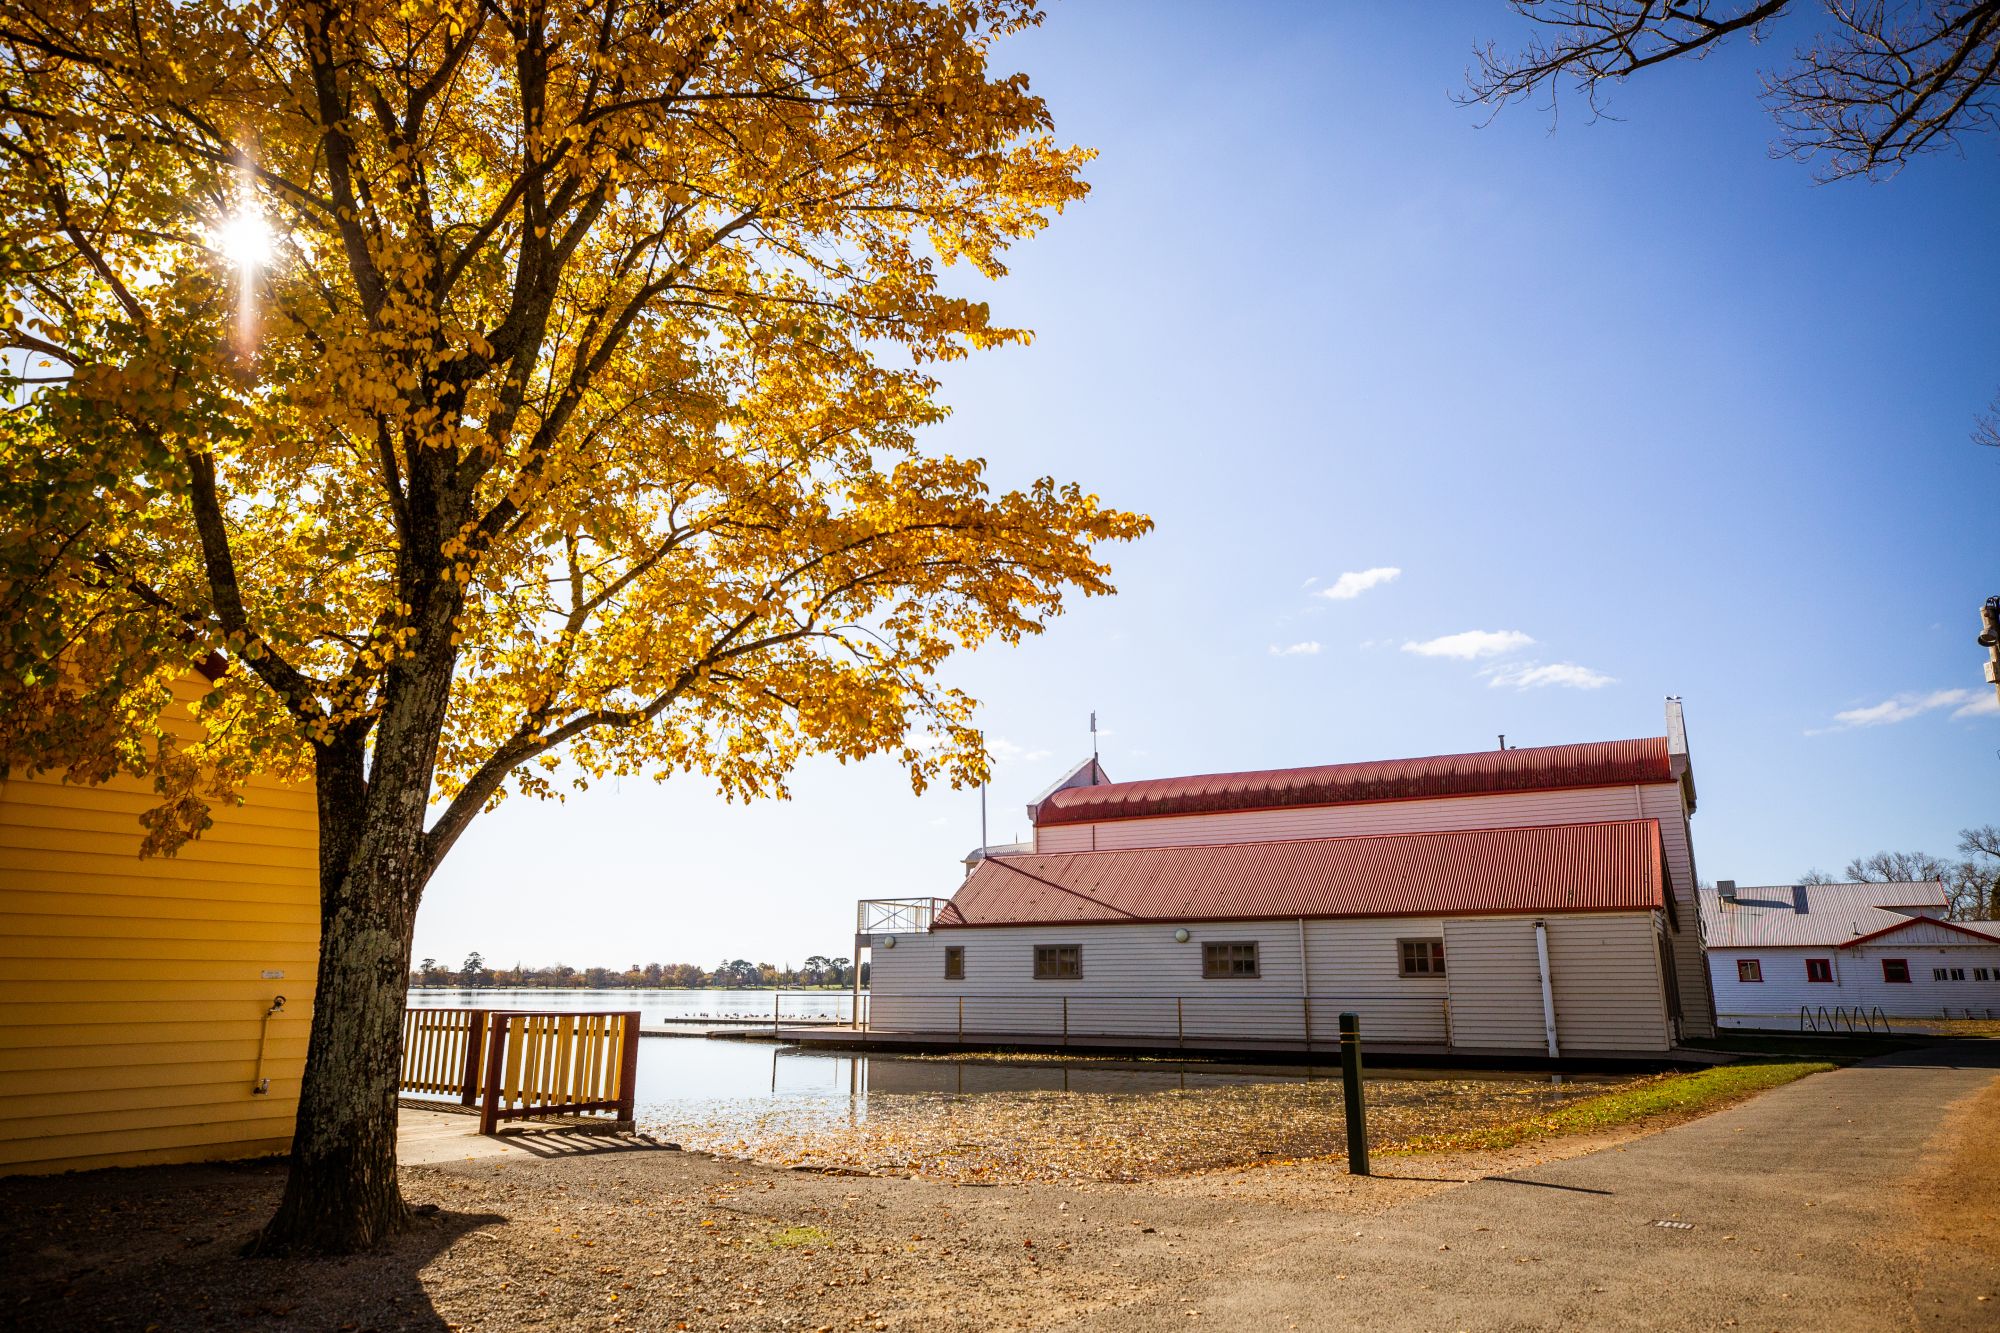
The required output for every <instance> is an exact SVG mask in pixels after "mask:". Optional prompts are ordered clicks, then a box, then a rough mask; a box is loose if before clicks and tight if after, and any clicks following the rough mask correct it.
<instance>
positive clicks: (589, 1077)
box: [479, 1009, 639, 1134]
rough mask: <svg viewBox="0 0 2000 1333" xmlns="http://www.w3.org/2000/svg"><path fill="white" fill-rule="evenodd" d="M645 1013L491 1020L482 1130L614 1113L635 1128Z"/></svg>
mask: <svg viewBox="0 0 2000 1333" xmlns="http://www.w3.org/2000/svg"><path fill="white" fill-rule="evenodd" d="M638 1072H639V1011H638V1010H637V1009H627V1010H623V1011H612V1012H606V1013H593V1014H564V1013H505V1012H496V1013H494V1014H492V1015H491V1016H490V1018H489V1019H488V1033H487V1038H486V1076H485V1079H484V1083H485V1086H484V1087H483V1088H482V1090H481V1100H480V1114H479V1130H480V1133H482V1134H491V1133H493V1132H495V1131H496V1130H497V1129H499V1127H500V1122H501V1121H502V1120H519V1119H524V1118H527V1117H530V1116H541V1115H579V1114H582V1113H585V1112H589V1111H611V1112H613V1113H614V1115H615V1118H616V1119H617V1121H618V1122H619V1123H621V1124H629V1123H631V1120H632V1105H633V1085H634V1084H635V1083H636V1082H637V1081H638Z"/></svg>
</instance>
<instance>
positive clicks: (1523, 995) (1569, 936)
mask: <svg viewBox="0 0 2000 1333" xmlns="http://www.w3.org/2000/svg"><path fill="white" fill-rule="evenodd" d="M1533 920H1534V919H1533V918H1526V917H1523V918H1493V917H1468V918H1449V919H1447V918H1439V917H1383V918H1370V919H1365V920H1364V919H1354V920H1346V919H1343V920H1318V921H1307V922H1305V923H1304V929H1303V936H1304V945H1303V947H1304V957H1305V963H1306V965H1305V966H1304V967H1303V968H1302V967H1301V960H1300V952H1301V927H1300V923H1299V922H1298V921H1297V920H1296V919H1292V920H1281V921H1243V922H1220V923H1217V922H1204V923H1198V924H1193V925H1188V926H1185V927H1179V928H1184V929H1186V930H1187V931H1188V934H1189V939H1188V941H1187V943H1185V944H1182V943H1179V942H1177V941H1176V940H1175V939H1174V931H1175V930H1176V929H1177V927H1176V926H1175V925H1174V924H1173V923H1171V922H1163V923H1154V922H1144V923H1134V924H1130V925H1087V926H991V927H975V928H965V929H955V930H954V929H943V930H937V931H932V932H928V933H915V934H906V935H898V936H896V937H895V938H896V943H895V946H894V947H893V948H889V947H884V943H883V940H882V939H881V938H880V937H877V939H876V941H875V943H874V945H873V947H872V949H871V951H870V957H871V962H870V968H869V993H870V999H869V1019H868V1021H869V1025H870V1026H871V1027H874V1028H878V1029H882V1030H888V1031H922V1032H941V1033H949V1032H954V1031H957V1030H958V1029H959V1026H960V1023H961V1015H962V1022H963V1029H964V1031H965V1033H966V1034H967V1035H968V1036H971V1035H976V1034H1002V1033H1004V1034H1015V1035H1024V1036H1026V1035H1043V1036H1046V1035H1054V1034H1059V1033H1061V1032H1062V1031H1063V1030H1064V1022H1065V1012H1064V1011H1065V1009H1067V1023H1068V1031H1069V1033H1070V1035H1072V1036H1125V1037H1135V1038H1149V1039H1155V1040H1159V1039H1167V1040H1171V1039H1173V1038H1175V1037H1177V1036H1185V1038H1186V1039H1187V1040H1188V1041H1190V1042H1194V1041H1200V1040H1227V1039H1230V1038H1252V1039H1264V1040H1280V1041H1300V1040H1303V1039H1304V1037H1305V1036H1306V1033H1307V1024H1308V1022H1310V1025H1311V1028H1310V1030H1311V1035H1312V1038H1313V1040H1315V1041H1332V1040H1334V1039H1335V1037H1336V1036H1337V1034H1338V1023H1339V1016H1340V1014H1341V1013H1342V1012H1345V1011H1352V1012H1354V1013H1357V1014H1359V1015H1360V1016H1361V1023H1362V1032H1363V1035H1364V1037H1365V1038H1366V1039H1367V1040H1369V1041H1375V1042H1384V1043H1392V1044H1393V1043H1410V1044H1426V1045H1443V1044H1444V1043H1445V1042H1446V1040H1447V1025H1448V1024H1449V1036H1450V1040H1451V1041H1452V1042H1453V1043H1454V1044H1456V1045H1460V1046H1477V1047H1505V1048H1520V1049H1536V1050H1538V1049H1541V1048H1542V1047H1543V1046H1544V1045H1545V1043H1544V1038H1543V1031H1542V1008H1541V980H1540V972H1539V970H1538V967H1537V964H1536V961H1535V954H1534V936H1533ZM1547 920H1548V921H1549V923H1550V935H1551V952H1552V955H1554V956H1557V957H1563V958H1565V959H1566V960H1567V961H1566V963H1565V965H1566V966H1567V967H1568V968H1569V975H1568V976H1566V977H1563V978H1562V980H1561V981H1560V983H1559V986H1558V998H1559V1002H1558V1014H1557V1017H1558V1024H1559V1031H1562V1032H1567V1033H1571V1034H1573V1036H1572V1037H1566V1038H1565V1040H1566V1041H1568V1042H1570V1043H1571V1044H1573V1045H1574V1046H1575V1047H1576V1049H1578V1050H1586V1049H1604V1050H1625V1051H1639V1050H1664V1049H1666V1047H1667V1045H1668V1042H1667V1036H1666V1019H1665V1011H1664V1008H1663V1004H1662V1002H1661V1001H1660V999H1659V983H1658V980H1657V978H1658V972H1659V969H1658V964H1657V961H1656V960H1657V952H1656V949H1655V946H1654V945H1653V943H1652V941H1653V939H1654V937H1655V930H1656V927H1655V925H1654V920H1655V918H1654V915H1653V914H1652V913H1648V912H1632V913H1589V914H1576V915H1574V916H1570V917H1560V916H1558V917H1550V918H1547ZM1521 938H1525V939H1526V941H1527V954H1526V964H1525V970H1524V969H1523V967H1522V966H1521V958H1520V956H1519V952H1518V949H1517V948H1515V947H1513V942H1514V941H1518V940H1519V939H1521ZM1406 939H1413V940H1424V939H1428V940H1436V939H1442V940H1443V941H1444V942H1445V970H1446V976H1445V977H1405V976H1401V975H1400V958H1401V953H1400V948H1399V942H1400V941H1402V940H1406ZM1253 940H1254V941H1256V943H1257V945H1258V954H1259V965H1260V972H1261V975H1260V976H1258V977H1256V978H1254V979H1251V978H1242V979H1237V978H1231V979H1227V980H1223V979H1205V978H1204V977H1203V976H1202V974H1201V955H1202V950H1201V946H1202V944H1203V942H1204V941H1207V942H1212V943H1225V942H1226V943H1238V942H1245V941H1253ZM1048 944H1074V945H1077V946H1079V947H1080V948H1081V949H1082V950H1083V955H1082V957H1083V976H1082V977H1081V978H1078V979H1076V980H1071V981H1054V980H1036V979H1035V976H1034V950H1035V946H1036V945H1048ZM947 947H961V948H963V949H964V950H965V977H964V979H963V980H962V981H947V980H946V979H945V976H944V950H945V949H946V948H947ZM1461 950H1462V952H1461ZM1633 969H1636V970H1633ZM1559 975H1560V974H1559ZM1448 987H1449V989H1447V988H1448ZM1447 999H1449V1001H1450V1004H1449V1011H1448V1012H1449V1017H1447V1003H1446V1002H1447ZM1065 1000H1067V1005H1065V1003H1064V1001H1065ZM1646 1002H1650V1007H1648V1004H1647V1003H1646ZM1564 1004H1567V1005H1569V1006H1570V1008H1569V1012H1570V1014H1571V1015H1572V1016H1571V1018H1570V1019H1569V1020H1567V1021H1568V1023H1569V1024H1570V1026H1569V1027H1567V1028H1564V1027H1562V1026H1561V1025H1562V1024H1563V1023H1564V1022H1565V1020H1564V1018H1563V1014H1564V1008H1563V1005H1564ZM1468 1025H1469V1026H1468Z"/></svg>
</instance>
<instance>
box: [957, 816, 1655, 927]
mask: <svg viewBox="0 0 2000 1333" xmlns="http://www.w3.org/2000/svg"><path fill="white" fill-rule="evenodd" d="M1665 892H1666V871H1665V868H1664V859H1663V856H1662V852H1661V845H1660V825H1659V821H1658V820H1653V819H1631V820H1622V821H1618V822H1614V823H1606V824H1557V825H1551V826H1548V827H1543V828H1507V829H1461V830H1456V831H1453V832H1449V833H1392V834H1378V835H1371V836H1366V837H1352V838H1311V839H1302V840H1299V841H1295V842H1232V843H1217V844H1213V845H1208V846H1199V847H1135V848H1128V849H1123V850H1119V851H1107V852H1052V853H1031V854H1027V855H1020V856H995V857H991V858H989V859H988V860H985V861H982V862H980V863H979V865H978V867H977V868H976V869H974V870H973V872H972V874H971V875H970V876H969V877H968V878H967V879H966V881H965V883H964V884H963V885H961V886H960V887H959V890H958V892H957V893H956V894H954V895H953V896H952V899H951V902H950V904H949V905H947V906H946V907H945V909H944V910H943V911H942V912H941V913H939V914H938V918H937V925H938V927H939V928H940V929H943V928H948V927H966V926H1011V925H1036V924H1043V925H1058V924H1077V925H1085V924H1091V923H1101V924H1109V923H1113V922H1120V921H1125V922H1132V921H1243V920H1252V919H1257V918H1272V917H1358V916H1451V915H1459V914H1465V913H1478V912H1592V911H1598V912H1601V911H1642V910H1645V909H1647V908H1655V907H1660V906H1662V905H1663V904H1664V902H1665Z"/></svg>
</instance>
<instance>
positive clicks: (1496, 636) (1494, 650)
mask: <svg viewBox="0 0 2000 1333" xmlns="http://www.w3.org/2000/svg"><path fill="white" fill-rule="evenodd" d="M1533 642H1534V639H1532V638H1530V637H1529V636H1528V635H1526V634H1523V633H1521V631H1519V630H1517V629H1469V630H1466V631H1464V632H1463V633H1459V634H1446V635H1443V636H1442V637H1439V638H1435V639H1426V640H1424V641H1423V642H1422V643H1415V642H1411V643H1406V644H1404V645H1403V651H1404V652H1406V653H1416V654H1417V655H1418V656H1420V657H1456V658H1458V659H1459V660H1460V661H1462V662H1470V661H1472V660H1474V659H1475V658H1480V657H1498V656H1500V655H1501V654H1502V653H1511V652H1514V651H1516V650H1517V649H1521V648H1526V647H1527V646H1528V645H1529V644H1531V643H1533Z"/></svg>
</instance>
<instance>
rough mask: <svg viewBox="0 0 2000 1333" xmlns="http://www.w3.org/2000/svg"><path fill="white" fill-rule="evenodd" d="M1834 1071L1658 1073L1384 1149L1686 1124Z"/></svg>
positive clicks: (1487, 1144) (1776, 1067)
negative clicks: (1522, 1114)
mask: <svg viewBox="0 0 2000 1333" xmlns="http://www.w3.org/2000/svg"><path fill="white" fill-rule="evenodd" d="M1834 1067H1835V1066H1834V1065H1832V1064H1831V1063H1828V1062H1827V1061H1824V1060H1810V1061H1795V1062H1786V1063H1757V1064H1751V1063H1745V1064H1737V1065H1721V1066H1718V1067H1716V1068H1714V1069H1703V1070H1700V1071H1699V1072H1697V1073H1692V1074H1660V1075H1657V1076H1655V1077H1653V1078H1646V1079H1640V1080H1638V1081H1637V1082H1635V1083H1631V1084H1628V1085H1627V1086H1625V1087H1622V1088H1620V1089H1618V1090H1617V1091H1616V1092H1608V1093H1605V1094H1604V1095H1603V1096H1602V1097H1590V1098H1586V1099H1584V1100H1582V1101H1577V1102H1571V1103H1570V1104H1569V1105H1567V1106H1561V1107H1558V1108H1556V1109H1555V1110H1553V1111H1549V1112H1547V1113H1546V1114H1542V1115H1537V1116H1532V1117H1529V1118H1528V1119H1524V1120H1514V1121H1509V1122H1507V1123H1505V1124H1500V1125H1490V1126H1486V1127H1483V1128H1478V1129H1465V1130H1454V1131H1451V1132H1447V1133H1443V1134H1431V1135H1422V1136H1419V1137H1417V1138H1412V1139H1405V1140H1403V1141H1401V1142H1397V1143H1391V1144H1387V1145H1385V1146H1384V1148H1383V1149H1382V1151H1384V1152H1386V1153H1423V1152H1459V1151H1466V1150H1472V1149H1480V1148H1486V1149H1494V1148H1512V1147H1515V1146H1516V1145H1518V1144H1522V1143H1530V1142H1533V1141H1534V1140H1536V1139H1546V1138H1553V1137H1555V1136H1557V1135H1561V1134H1590V1133H1595V1132H1597V1131H1599V1130H1606V1129H1614V1128H1616V1127H1618V1126H1620V1125H1629V1124H1633V1123H1635V1122H1638V1121H1644V1120H1654V1119H1659V1118H1668V1117H1670V1118H1672V1119H1676V1120H1680V1119H1686V1118H1688V1117H1690V1116H1694V1115H1699V1114H1702V1113H1704V1112H1707V1111H1713V1110H1717V1109H1719V1108H1720V1107H1723V1106H1727V1105H1728V1104H1729V1103H1731V1102H1737V1101H1741V1100H1743V1099H1744V1098H1746V1097H1751V1096H1755V1095H1756V1094H1757V1093H1760V1092H1765V1091H1768V1090H1769V1089H1771V1088H1775V1087H1778V1086H1780V1085H1782V1084H1786V1083H1790V1082H1791V1081H1792V1080H1794V1079H1798V1078H1803V1077H1805V1076H1806V1075H1807V1074H1817V1073H1819V1072H1821V1071H1822V1070H1827V1069H1832V1068H1834Z"/></svg>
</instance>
